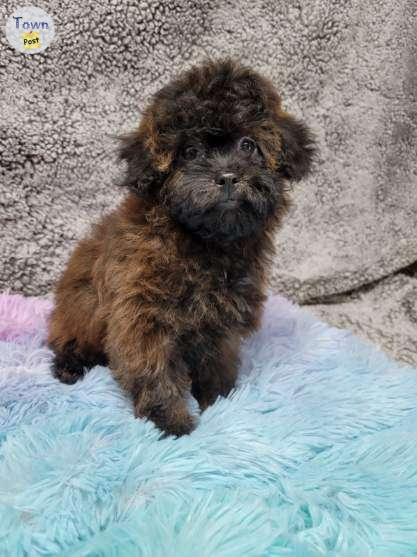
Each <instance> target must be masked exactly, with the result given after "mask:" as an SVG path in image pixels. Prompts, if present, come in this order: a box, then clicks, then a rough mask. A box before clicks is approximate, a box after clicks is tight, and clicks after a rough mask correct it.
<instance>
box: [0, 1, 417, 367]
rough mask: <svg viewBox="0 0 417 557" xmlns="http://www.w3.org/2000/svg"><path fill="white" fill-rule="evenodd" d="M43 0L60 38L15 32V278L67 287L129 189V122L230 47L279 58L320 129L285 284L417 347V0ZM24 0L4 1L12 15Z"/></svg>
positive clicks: (31, 289) (11, 282) (256, 57)
mask: <svg viewBox="0 0 417 557" xmlns="http://www.w3.org/2000/svg"><path fill="white" fill-rule="evenodd" d="M36 5H38V6H40V7H43V8H44V9H46V10H47V11H48V12H49V13H50V14H51V15H52V16H53V17H54V20H55V27H56V38H55V41H54V43H53V44H52V45H51V46H50V47H49V48H48V49H47V50H46V51H45V52H44V53H42V54H37V55H34V56H25V55H23V54H19V53H16V52H15V51H13V50H12V49H11V48H10V47H9V46H8V44H7V42H6V40H5V37H4V33H2V38H1V40H2V42H1V62H0V83H1V90H0V110H1V127H2V129H1V133H0V149H1V153H2V155H1V157H2V159H1V183H0V189H1V192H0V193H1V199H0V219H1V225H2V230H1V232H2V243H1V256H0V288H2V289H4V288H7V287H9V288H11V289H12V290H15V291H23V292H25V293H27V294H42V293H47V292H48V291H49V290H50V288H51V285H52V283H53V281H54V279H55V278H56V276H57V275H58V273H59V272H60V269H61V268H62V265H63V262H64V261H65V258H66V257H67V255H68V253H69V251H70V249H71V248H72V246H73V245H74V242H75V241H76V240H77V238H79V237H80V236H81V235H82V233H83V232H84V231H85V229H86V227H87V226H88V224H89V223H90V222H91V221H92V220H94V219H95V218H97V216H98V215H99V214H100V213H102V212H103V211H105V210H108V209H109V208H111V207H113V206H114V205H115V204H116V203H117V202H118V200H119V199H120V195H121V192H120V191H119V190H118V189H117V187H116V186H115V182H116V181H117V177H118V175H119V173H120V168H118V166H117V164H116V159H115V141H114V139H113V136H114V135H115V134H117V133H120V132H122V131H126V130H129V129H130V128H131V127H132V126H134V125H135V124H136V123H137V121H138V119H139V117H140V110H141V108H142V107H143V105H144V102H145V101H146V98H147V97H148V96H149V94H151V93H152V92H153V91H155V89H157V88H158V87H159V86H160V85H161V84H162V83H164V82H165V81H166V80H167V79H169V78H170V77H171V76H172V75H173V73H175V72H176V71H177V70H179V69H182V68H184V67H185V66H187V65H189V64H190V63H191V62H194V61H198V60H200V59H201V58H203V57H205V56H207V55H211V56H217V55H225V54H229V55H233V56H235V57H237V58H240V59H241V60H244V61H245V62H247V63H249V64H252V65H253V66H254V67H256V68H257V69H258V70H260V71H261V72H264V73H265V74H266V75H268V76H270V77H271V78H272V79H273V81H274V82H275V83H276V85H277V87H278V88H279V90H280V91H281V93H282V95H283V97H284V101H285V105H286V107H287V108H288V110H290V111H293V112H294V113H296V114H297V115H299V116H303V117H304V118H305V119H306V120H307V121H308V123H309V124H310V125H311V127H312V128H313V129H314V130H315V132H316V134H317V137H318V140H319V144H320V152H321V154H320V160H319V163H318V164H317V167H316V170H315V174H314V175H313V176H312V177H311V179H309V180H308V181H305V182H303V183H301V184H298V185H297V186H296V187H295V188H294V200H295V203H294V207H293V210H292V212H291V214H290V215H289V217H288V219H287V221H286V224H285V226H284V229H283V230H282V231H281V233H280V235H279V237H278V238H277V242H278V248H279V251H278V257H277V259H276V264H275V268H274V273H273V280H272V284H273V288H274V289H275V290H279V291H281V292H283V293H285V294H287V295H289V296H290V297H292V298H293V299H295V300H298V301H300V302H303V303H311V304H313V308H314V310H315V311H317V312H318V313H319V314H320V315H321V316H323V317H325V318H326V319H328V320H329V321H330V322H333V323H335V324H341V325H344V326H346V325H347V326H350V327H351V328H353V329H354V330H356V331H358V332H359V333H360V334H363V336H367V337H368V338H371V339H372V340H374V341H376V342H379V343H380V344H381V345H383V346H384V348H386V349H387V350H390V351H391V352H392V353H393V354H394V355H395V356H397V357H400V358H402V359H404V360H406V361H416V360H417V357H416V356H415V354H416V352H417V340H416V339H417V317H416V316H417V296H416V293H417V279H416V278H415V273H414V272H413V269H412V267H411V269H410V268H408V269H406V272H403V269H404V268H405V267H408V266H409V265H411V264H412V263H413V262H415V261H416V260H417V234H416V228H417V227H416V224H417V222H416V219H417V217H416V215H417V188H416V182H417V158H416V144H417V133H416V131H417V124H416V112H417V107H416V89H417V70H416V62H415V61H416V59H417V42H416V39H415V38H416V36H417V4H416V2H415V0H408V1H407V0H405V1H401V0H397V1H392V2H383V1H377V0H371V1H370V2H367V3H364V2H362V1H359V0H356V1H347V2H336V1H333V2H331V1H326V0H319V1H313V0H308V1H306V2H298V1H293V0H289V1H281V0H279V1H273V0H270V1H261V0H250V1H247V0H243V1H236V2H221V1H216V0H210V1H206V0H203V1H200V2H195V1H188V0H184V1H179V0H169V1H168V0H164V1H147V2H144V1H141V2H136V1H128V0H117V1H116V0H110V1H107V2H96V1H93V0H87V1H82V0H73V1H71V2H70V1H67V0H62V1H59V0H52V1H50V2H38V3H37V4H36ZM15 7H16V5H15V4H14V3H12V2H10V1H9V0H7V1H6V2H5V3H3V4H2V6H1V7H0V14H1V16H2V20H3V21H4V20H5V18H6V16H8V15H10V14H11V13H12V11H13V9H14V8H15ZM398 277H399V278H398ZM381 280H382V282H381ZM393 281H394V282H393ZM370 283H371V284H373V283H375V286H376V287H377V288H379V290H377V291H375V290H374V288H373V287H372V286H371V287H369V286H368V285H369V284H370ZM393 284H394V285H395V286H394V287H393V286H392V285H393ZM351 290H353V291H354V292H353V293H351V292H350V291H351ZM346 292H349V293H348V294H346ZM375 292H377V294H376V293H375ZM385 293H386V295H385ZM388 293H390V294H389V295H388ZM335 294H339V295H340V296H339V297H336V298H334V295H335ZM323 301H324V302H331V303H326V304H323V303H322V302H323Z"/></svg>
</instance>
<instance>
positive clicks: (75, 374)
mask: <svg viewBox="0 0 417 557" xmlns="http://www.w3.org/2000/svg"><path fill="white" fill-rule="evenodd" d="M106 364H107V358H106V357H105V355H104V354H101V353H98V352H94V351H92V350H87V349H85V348H84V350H80V349H79V348H78V347H77V343H76V341H75V340H71V341H69V342H67V343H66V345H65V346H64V348H63V349H62V350H60V351H56V352H55V355H54V359H53V362H52V374H53V376H54V377H56V378H57V379H59V380H60V381H61V382H62V383H67V384H68V385H72V384H74V383H75V382H76V381H78V380H79V379H81V378H83V377H84V375H85V373H86V372H87V371H88V370H89V369H91V368H92V367H94V366H95V365H106Z"/></svg>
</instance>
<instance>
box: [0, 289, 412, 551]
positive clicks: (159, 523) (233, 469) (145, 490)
mask: <svg viewBox="0 0 417 557" xmlns="http://www.w3.org/2000/svg"><path fill="white" fill-rule="evenodd" d="M43 335H44V332H39V333H38V334H32V336H30V335H29V336H28V335H26V336H23V337H22V338H21V339H17V340H13V341H11V340H8V341H3V342H1V343H0V555H5V556H22V557H23V556H28V555H29V556H31V557H32V556H38V555H42V556H47V555H60V556H80V557H81V556H83V557H86V556H91V557H92V556H94V557H96V556H114V557H116V556H120V557H130V556H135V557H136V556H139V557H246V556H248V557H266V556H268V557H277V556H285V557H288V556H291V557H295V556H297V557H313V556H314V557H318V556H323V555H326V556H351V557H365V556H367V557H370V556H375V557H405V556H412V555H417V411H416V408H417V373H416V370H415V369H411V368H407V367H404V366H401V365H400V364H398V363H395V362H393V361H391V360H389V359H388V358H387V357H386V356H385V355H383V354H382V353H381V352H379V351H377V350H376V349H375V348H373V347H371V346H369V345H366V344H364V343H362V342H361V341H359V340H357V339H356V338H355V337H354V336H352V335H351V334H350V333H348V332H346V331H341V330H337V329H334V328H331V327H329V326H327V325H325V324H323V323H320V322H318V321H317V320H315V319H314V318H313V317H312V316H310V315H309V314H307V313H304V312H303V311H302V310H300V309H299V308H297V307H296V306H293V305H291V304H290V303H289V302H287V301H285V300H283V299H282V298H280V297H271V298H270V299H269V301H268V304H267V306H266V312H265V316H264V321H263V327H262V329H261V330H260V331H259V333H258V334H256V335H255V336H254V337H253V338H251V339H250V340H249V341H248V342H247V343H246V344H245V346H244V349H243V353H242V368H241V374H240V379H239V385H238V387H237V388H236V390H235V392H234V393H233V394H232V395H231V396H230V397H229V398H228V399H219V400H218V401H217V402H216V404H215V405H214V406H212V407H211V408H209V409H208V410H207V411H206V412H204V413H203V414H202V415H201V417H200V421H199V425H198V427H197V429H196V430H195V431H194V432H193V433H192V434H191V435H189V436H186V437H182V438H180V439H174V438H165V439H160V438H159V437H160V435H159V432H158V430H157V429H156V428H155V427H154V426H153V424H152V423H151V422H146V421H143V420H135V419H134V418H133V416H132V409H131V405H130V403H129V401H128V400H127V399H126V398H125V396H124V395H123V394H122V393H121V391H120V390H119V388H118V386H117V385H116V383H115V382H114V380H113V379H112V377H111V375H110V374H109V372H108V370H107V369H105V368H100V367H97V368H95V369H93V370H92V371H91V372H90V373H89V374H88V375H87V376H86V377H85V379H84V380H83V381H80V382H79V383H77V384H75V385H73V386H67V385H62V384H60V383H58V382H57V381H56V380H54V379H53V378H52V377H51V376H50V374H49V366H50V358H51V354H50V352H49V350H48V349H47V348H45V346H44V345H43Z"/></svg>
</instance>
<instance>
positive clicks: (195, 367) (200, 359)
mask: <svg viewBox="0 0 417 557" xmlns="http://www.w3.org/2000/svg"><path fill="white" fill-rule="evenodd" d="M239 345H240V340H239V338H238V337H231V338H223V339H222V340H219V341H218V342H217V343H210V342H209V341H208V340H206V341H205V342H203V343H202V344H201V345H194V350H193V351H192V350H191V349H189V352H188V354H189V356H191V358H190V361H189V365H190V367H191V377H192V387H191V392H192V394H193V396H194V397H195V398H196V399H197V401H198V404H199V406H200V408H201V410H205V409H206V408H207V407H208V406H210V405H211V404H213V403H214V402H215V401H216V399H217V397H219V396H224V397H226V396H227V395H228V394H229V393H230V391H231V390H232V389H233V387H234V386H235V383H236V377H237V373H238V368H239Z"/></svg>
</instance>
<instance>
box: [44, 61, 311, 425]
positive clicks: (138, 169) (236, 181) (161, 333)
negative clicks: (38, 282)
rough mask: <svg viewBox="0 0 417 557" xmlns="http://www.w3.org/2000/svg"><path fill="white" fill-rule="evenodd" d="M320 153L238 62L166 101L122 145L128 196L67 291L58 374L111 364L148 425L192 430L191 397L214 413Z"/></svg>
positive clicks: (195, 72)
mask: <svg viewBox="0 0 417 557" xmlns="http://www.w3.org/2000/svg"><path fill="white" fill-rule="evenodd" d="M187 149H188V151H187ZM190 149H191V150H190ZM187 153H188V154H187ZM313 153H314V145H313V141H312V138H311V135H310V133H309V131H308V129H307V128H306V127H305V125H304V124H303V123H302V122H300V121H298V120H295V119H294V118H293V117H292V116H290V115H288V114H286V113H285V112H284V111H283V110H282V108H281V100H280V97H279V95H278V94H277V93H276V92H275V90H274V88H273V86H272V84H271V83H270V82H269V81H268V80H266V79H265V78H263V77H261V76H259V75H258V74H257V73H255V72H254V71H252V70H251V69H248V68H245V67H243V66H241V65H239V64H237V63H236V62H233V61H231V60H220V61H207V62H206V63H204V64H202V65H201V66H196V67H193V68H191V69H190V70H189V71H187V72H185V73H183V74H182V75H180V76H179V77H178V78H177V79H174V80H173V81H172V82H171V83H169V84H168V85H167V86H166V87H164V88H162V89H161V90H160V91H159V92H158V93H156V95H155V96H154V98H153V99H152V101H151V103H150V104H149V106H148V107H147V109H146V110H145V112H144V115H143V118H142V120H141V123H140V125H139V128H138V129H137V130H136V131H135V132H133V133H132V134H129V135H128V136H125V137H124V138H123V139H122V147H121V151H120V156H121V158H122V159H123V160H125V161H127V172H126V176H125V181H124V185H125V186H126V187H127V188H128V189H129V190H130V193H129V194H128V195H127V197H126V199H125V201H124V202H123V203H122V205H121V206H120V207H119V208H118V209H116V210H115V211H114V212H113V213H111V214H110V215H108V216H106V217H105V218H104V219H103V220H102V221H100V222H99V223H98V224H97V225H96V227H95V228H94V230H93V232H92V233H91V234H90V236H89V237H88V238H86V239H84V240H82V241H81V242H80V243H79V245H78V246H77V248H76V249H75V251H74V253H73V254H72V256H71V258H70V260H69V263H68V266H67V268H66V270H65V272H64V273H63V275H62V277H61V279H60V281H59V282H58V285H57V288H56V307H55V309H54V312H53V314H52V316H51V320H50V329H49V344H50V346H51V347H52V349H53V350H54V351H55V355H56V356H55V365H54V373H55V375H56V376H57V377H58V378H59V379H61V380H62V381H64V382H69V383H70V382H74V381H76V380H77V379H78V378H79V377H81V376H82V375H83V373H84V372H85V371H86V370H87V369H89V368H91V367H92V366H93V365H94V363H102V364H103V363H106V362H108V364H109V366H110V368H111V370H112V372H113V374H114V376H115V377H116V379H117V380H118V381H119V382H120V384H121V385H122V386H123V388H124V389H126V390H127V391H128V392H129V393H130V394H131V396H132V399H133V403H134V408H135V414H136V415H137V416H142V417H148V418H150V419H152V420H153V421H154V422H155V424H156V425H157V426H158V427H160V428H161V429H162V430H163V431H165V432H166V433H172V434H175V435H181V434H184V433H188V432H190V431H191V430H192V428H193V427H194V422H193V418H192V416H191V415H190V414H189V411H188V408H187V396H188V394H189V393H190V392H191V393H192V394H193V395H194V396H195V397H196V399H197V400H198V402H199V404H200V407H201V408H202V409H205V408H206V407H207V406H208V405H210V404H212V403H213V402H214V400H215V399H216V398H217V397H218V396H219V395H224V396H225V395H227V394H228V393H229V391H230V389H231V388H232V387H233V386H234V384H235V379H236V373H237V367H238V361H239V357H238V353H239V345H240V341H241V339H242V337H245V336H247V335H248V334H250V333H251V332H253V331H254V330H255V329H256V328H257V327H258V324H259V321H260V316H261V312H262V305H263V302H264V300H265V286H266V278H267V271H268V263H269V261H270V259H271V256H272V255H273V253H274V249H273V241H272V235H273V233H274V232H275V230H276V229H277V227H278V226H279V224H280V222H281V219H282V216H283V214H284V213H285V210H286V208H287V207H288V198H287V194H286V193H285V180H287V179H300V178H302V177H303V176H304V175H306V174H307V172H308V170H309V168H310V164H311V160H312V156H313ZM191 155H192V156H191Z"/></svg>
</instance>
